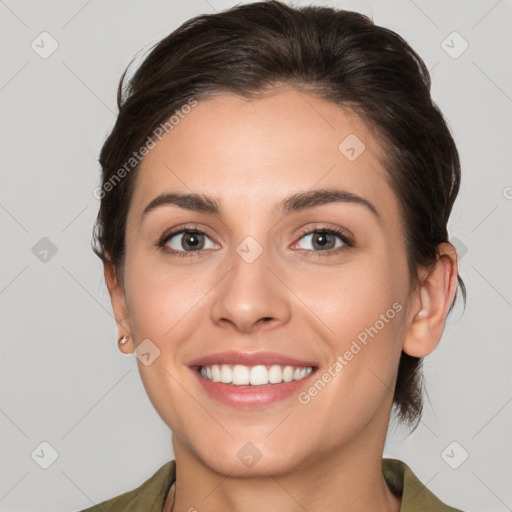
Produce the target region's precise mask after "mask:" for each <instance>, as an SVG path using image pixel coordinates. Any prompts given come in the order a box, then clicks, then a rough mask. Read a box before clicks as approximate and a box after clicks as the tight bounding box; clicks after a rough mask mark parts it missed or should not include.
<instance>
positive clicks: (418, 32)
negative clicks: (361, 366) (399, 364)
mask: <svg viewBox="0 0 512 512" xmlns="http://www.w3.org/2000/svg"><path fill="white" fill-rule="evenodd" d="M235 3H236V2H235V1H214V0H208V1H206V0H194V1H190V2H187V3H186V4H185V2H183V3H182V2H177V1H166V2H156V1H152V2H142V1H114V0H109V1H105V0H102V1H101V2H100V1H99V0H96V1H94V0H93V1H91V0H89V1H88V2H87V1H82V0H80V1H66V2H64V1H61V2H55V1H54V2H49V1H38V2H35V1H33V2H30V1H20V0H17V1H15V0H0V15H1V31H0V34H1V35H0V37H1V52H2V54H1V76H0V90H1V92H0V102H1V110H2V120H1V137H2V153H1V166H2V167H1V169H2V177H1V180H2V181H1V187H0V222H1V228H2V235H1V241H2V244H1V257H2V260H1V261H2V266H1V276H0V307H1V320H2V324H1V325H2V331H1V333H2V340H1V341H2V343H1V363H0V364H1V368H0V384H1V387H0V389H1V403H0V428H1V432H2V435H1V437H0V439H1V453H0V460H1V461H2V464H1V473H0V478H1V480H0V510H2V511H22V510H23V511H29V510H37V511H40V512H44V511H58V510H61V511H69V512H71V511H74V510H78V509H80V508H85V507H88V506H91V505H92V504H93V503H97V502H100V501H102V500H105V499H107V498H111V497H113V496H116V495H118V494H121V493H123V492H126V491H128V490H131V489H133V488H135V487H136V486H138V485H139V484H140V483H142V482H143V481H144V480H145V479H147V478H149V476H151V475H152V474H153V473H154V472H155V471H156V469H158V468H159V467H160V465H162V464H164V463H165V462H167V461H168V460H170V459H171V458H172V457H173V454H172V447H171V435H170V432H169V430H168V428H167V426H166V425H165V424H164V423H163V422H162V421H161V419H160V418H159V416H158V415H157V413H156V412H155V411H154V409H153V407H152V405H151V404H150V402H149V399H148V398H147V396H146V394H145V391H144V388H143V386H142V384H141V382H140V378H139V375H138V371H137V366H136V360H135V359H134V356H132V355H129V356H125V355H123V354H121V352H119V350H118V349H117V344H116V330H115V323H114V321H113V318H112V312H111V306H110V301H109V297H108V293H107V290H106V287H105V285H104V283H103V276H102V267H101V264H100V261H99V259H97V258H96V256H94V254H93V253H92V251H91V249H90V239H91V230H92V225H93V222H94V219H95V215H96V212H97V208H98V205H99V202H98V200H97V199H96V198H95V197H94V196H93V193H92V191H93V189H94V188H95V187H96V186H98V184H99V166H98V164H97V161H96V158H97V155H98V152H99V149H100V147H101V144H102V142H103V140H104V138H105V136H106V134H107V133H108V131H109V129H110V128H111V127H112V125H113V123H114V120H115V94H116V86H117V82H118V79H119V77H120V75H121V73H122V71H123V70H124V68H125V66H126V65H127V64H128V63H129V61H130V59H131V58H132V57H133V56H134V55H135V54H136V53H137V51H138V50H140V49H141V48H142V47H144V46H145V45H147V44H148V43H151V42H154V41H157V40H159V39H161V38H162V37H164V36H166V35H167V34H168V33H169V32H170V31H171V30H173V29H174V28H176V27H177V26H178V25H179V24H181V23H182V22H183V21H185V20H186V19H188V18H190V17H191V16H194V15H197V14H202V13H211V12H214V11H219V10H222V9H225V8H227V7H230V6H233V5H235ZM306 3H309V2H296V4H297V5H300V4H306ZM314 3H317V4H324V5H335V6H337V7H344V8H347V9H353V10H357V11H360V12H363V13H365V14H369V15H371V16H372V17H373V19H374V20H375V22H376V23H377V24H379V25H384V26H386V27H389V28H391V29H393V30H395V31H397V32H398V33H399V34H400V35H402V36H403V37H404V38H405V39H406V40H407V41H408V42H409V43H410V44H411V45H412V47H413V48H415V49H416V50H417V51H418V52H419V54H420V55H421V56H422V57H423V59H424V60H425V62H426V63H427V66H428V67H429V69H430V70H431V71H432V79H433V89H432V92H433V96H434V98H435V100H436V101H437V103H438V104H439V106H440V107H441V109H442V111H443V112H444V114H445V116H446V118H447V119H448V121H449V124H450V126H451V129H452V130H453V133H454V136H455V139H456V142H457V144H458V147H459V150H460V154H461V158H462V168H463V186H462V190H461V193H460V196H459V198H458V200H457V202H456V204H455V208H454V212H453V214H452V218H451V222H450V225H449V228H450V236H451V237H452V238H453V240H454V242H455V244H456V245H457V247H458V248H459V249H460V251H461V256H462V258H461V262H460V273H461V275H462V277H463V278H464V280H465V282H466V285H467V287H468V290H469V298H468V305H467V309H466V312H465V313H464V314H462V308H461V307H460V306H459V307H457V308H456V309H455V311H454V313H453V314H452V316H451V318H450V319H449V321H448V324H447V327H446V330H445V335H444V337H443V340H442V342H441V345H440V346H439V348H438V349H437V351H436V352H435V353H434V354H432V355H431V356H429V357H428V358H427V359H426V360H425V376H426V382H427V386H428V395H429V398H428V399H426V405H425V413H424V417H423V421H422V423H421V424H420V426H419V428H418V429H417V431H416V432H415V433H414V434H412V435H411V436H407V432H406V431H404V430H402V429H398V430H397V429H395V428H394V427H392V428H391V429H390V432H389V435H388V441H387V443H386V449H385V456H389V457H397V458H400V459H402V460H404V461H405V462H407V463H408V464H409V465H410V466H411V467H412V469H413V471H414V472H415V473H416V475H417V476H418V477H419V478H420V479H421V480H422V481H423V483H425V484H426V485H427V486H428V487H429V488H430V489H431V490H432V491H433V492H434V493H435V494H437V495H438V496H439V497H440V498H441V499H442V500H444V501H446V502H448V503H449V504H452V505H453V506H456V507H457V508H461V509H463V510H466V511H468V512H476V511H478V510H485V511H486V512H505V511H507V510H512V488H511V486H510V482H511V481H512V470H511V468H512V460H511V459H512V450H511V449H510V448H511V446H510V445H511V443H510V432H511V426H512V425H511V424H512V403H511V402H512V386H511V381H512V377H511V373H512V372H511V371H510V369H511V364H510V363H511V351H512V344H511V343H510V332H511V325H510V318H511V308H512V289H511V288H512V287H511V265H510V261H512V258H511V252H512V251H511V237H510V234H511V231H510V227H511V219H512V216H511V209H512V199H511V198H512V176H511V173H510V163H511V142H512V133H511V131H512V130H511V128H512V126H511V125H512V116H511V113H512V99H511V97H512V80H511V66H510V50H511V48H512V45H511V35H510V34H511V28H512V27H511V25H512V24H511V13H512V8H511V7H512V6H511V2H510V1H505V0H502V1H496V0H486V1H484V0H482V1H478V2H477V1H472V2H462V1H459V2H456V1H449V2H446V1H442V2H441V1H436V2H432V1H420V0H415V1H412V0H410V1H409V0H401V1H396V2H385V3H384V2H380V3H377V2H341V1H340V2H327V1H326V2H314ZM43 31H47V32H48V33H49V34H51V37H52V38H53V39H55V40H56V41H57V43H58V45H59V46H58V48H57V50H56V51H55V52H54V53H53V54H52V55H51V56H49V57H48V58H46V59H44V58H42V57H41V56H40V54H39V53H37V52H36V51H35V50H33V49H32V47H31V43H32V41H34V40H35V43H34V44H39V48H38V50H39V51H40V52H41V51H43V50H44V51H48V50H49V49H51V40H50V39H48V36H39V34H41V32H43ZM453 31H457V32H458V33H459V34H460V35H461V36H462V38H463V39H464V40H465V41H467V43H468V44H469V47H468V49H467V50H466V51H465V52H463V53H462V54H461V55H458V56H457V58H453V53H454V52H455V53H458V52H460V50H461V49H462V48H463V46H462V45H463V44H464V43H463V40H462V39H460V38H458V36H455V39H454V38H453V37H454V36H451V38H448V39H446V38H447V36H449V35H450V34H451V33H452V32H453ZM41 37H45V38H46V39H45V40H44V43H41ZM443 41H447V42H445V43H444V44H443ZM43 44H44V49H43V48H41V47H42V46H43ZM447 44H448V45H449V46H451V47H452V48H451V50H449V51H451V52H452V56H450V55H449V54H448V53H447V52H446V51H445V49H447V47H446V45H447ZM443 45H444V46H443ZM44 237H46V238H48V239H49V240H50V241H51V244H50V243H49V242H48V240H46V239H45V240H42V241H41V239H43V238H44ZM52 244H53V245H54V246H55V247H54V248H53V245H52ZM52 248H53V252H54V251H55V249H56V251H57V252H56V253H55V254H53V252H52ZM45 251H47V252H46V253H45ZM507 263H508V264H507ZM42 442H47V443H49V444H50V445H51V447H52V448H50V447H48V446H47V445H42V446H41V443H42ZM453 442H456V443H457V444H455V445H451V443H453ZM450 445H451V446H450ZM52 450H55V452H56V454H58V457H57V459H56V460H55V461H54V462H53V464H51V465H50V466H49V467H48V468H47V469H43V468H42V467H41V465H45V464H46V465H47V464H49V463H50V462H51V460H52V459H51V456H52V453H53V451H52ZM466 452H467V454H468V458H467V460H464V457H465V453H466ZM452 466H457V468H456V469H454V467H452Z"/></svg>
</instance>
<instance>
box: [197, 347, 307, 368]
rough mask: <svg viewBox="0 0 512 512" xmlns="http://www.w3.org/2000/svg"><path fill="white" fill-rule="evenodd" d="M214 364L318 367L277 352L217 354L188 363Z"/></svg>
mask: <svg viewBox="0 0 512 512" xmlns="http://www.w3.org/2000/svg"><path fill="white" fill-rule="evenodd" d="M212 364H242V365H244V366H256V365H274V364H277V365H281V366H300V367H304V368H307V367H308V366H313V367H315V366H317V363H315V362H314V361H308V360H300V359H296V358H294V357H289V356H285V355H283V354H277V353H275V352H240V351H233V352H216V353H214V354H208V355H206V356H203V357H200V358H198V359H194V360H193V361H190V362H189V363H188V365H189V366H191V367H197V366H210V365H212Z"/></svg>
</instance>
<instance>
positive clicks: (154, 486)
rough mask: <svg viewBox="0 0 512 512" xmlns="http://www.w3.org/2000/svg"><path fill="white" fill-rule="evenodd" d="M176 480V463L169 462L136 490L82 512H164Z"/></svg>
mask: <svg viewBox="0 0 512 512" xmlns="http://www.w3.org/2000/svg"><path fill="white" fill-rule="evenodd" d="M175 478H176V463H175V461H174V460H171V461H170V462H167V463H166V464H164V465H163V466H162V467H161V468H160V469H158V470H157V471H156V472H155V473H154V474H153V475H152V476H151V477H150V478H148V479H147V480H146V481H145V482H144V483H142V484H141V485H140V486H139V487H137V488H136V489H133V490H132V491H129V492H126V493H124V494H121V495H119V496H116V497H115V498H111V499H109V500H107V501H103V502H101V503H98V504H96V505H94V506H93V507H90V508H87V509H84V510H81V511H80V512H121V511H123V512H138V511H140V510H144V511H146V512H162V510H163V507H164V504H165V499H166V497H167V493H168V492H169V489H170V487H171V485H172V483H173V482H174V480H175Z"/></svg>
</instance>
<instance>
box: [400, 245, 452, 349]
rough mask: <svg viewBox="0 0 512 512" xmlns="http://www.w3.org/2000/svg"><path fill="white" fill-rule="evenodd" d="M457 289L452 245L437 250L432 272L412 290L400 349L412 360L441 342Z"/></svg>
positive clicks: (441, 246)
mask: <svg viewBox="0 0 512 512" xmlns="http://www.w3.org/2000/svg"><path fill="white" fill-rule="evenodd" d="M456 286H457V253H456V251H455V249H454V247H453V246H452V245H451V244H448V243H443V244H441V245H440V246H439V248H438V258H437V262H436V265H435V267H434V269H433V270H432V271H431V272H430V273H428V274H427V276H426V277H425V278H424V279H423V281H422V283H421V285H420V286H419V287H418V289H417V290H416V291H415V295H416V301H414V300H413V301H412V306H411V315H412V317H411V319H410V320H409V322H410V323H409V326H408V328H407V332H406V335H405V338H404V342H403V345H402V350H403V351H404V352H405V353H406V354H408V355H410V356H413V357H425V356H427V355H428V354H430V353H431V352H433V351H434V350H435V348H436V347H437V345H438V344H439V342H440V340H441V336H442V334H443V331H444V326H445V323H446V316H447V314H448V309H449V308H450V305H451V303H452V302H453V298H454V296H455V291H456Z"/></svg>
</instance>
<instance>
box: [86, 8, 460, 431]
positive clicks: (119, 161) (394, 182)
mask: <svg viewBox="0 0 512 512" xmlns="http://www.w3.org/2000/svg"><path fill="white" fill-rule="evenodd" d="M125 76H126V71H125V72H124V74H123V76H122V77H121V80H120V83H119V88H118V96H117V104H118V108H119V115H118V117H117V121H116V123H115V126H114V128H113V129H112V131H111V133H110V135H109V136H108V138H107V139H106V141H105V143H104V145H103V148H102V150H101V154H100V159H99V160H100V164H101V168H102V189H101V194H100V197H101V204H100V209H99V213H98V217H97V220H96V224H95V229H94V235H93V250H94V252H95V253H96V254H97V255H98V256H99V257H100V258H101V259H102V260H103V261H104V262H107V261H108V262H110V263H112V264H113V265H114V266H115V269H116V272H117V275H118V277H119V278H120V282H121V283H122V271H123V264H124V249H125V228H126V217H127V212H128V207H129V204H130V200H131V196H132V193H133V189H134V184H135V180H136V176H137V170H138V169H139V163H140V162H138V161H137V159H133V155H134V152H136V151H138V150H139V149H140V148H141V147H143V146H144V144H145V143H146V140H153V139H154V133H155V132H154V131H155V129H157V128H158V126H160V125H162V123H165V122H166V121H167V120H169V119H170V118H171V116H172V115H173V114H174V113H175V112H176V111H177V110H178V109H179V108H180V107H182V106H183V105H186V104H187V102H189V101H190V99H191V98H194V99H196V100H200V99H202V98H207V97H209V96H211V95H213V94H217V93H232V94H237V95H239V96H242V97H246V98H252V97H257V95H258V94H261V93H262V91H263V90H269V89H272V88H273V87H276V86H278V85H280V84H286V85H289V86H292V87H294V88H295V89H297V90H299V91H304V92H307V93H309V94H314V95H316V96H318V97H320V98H323V99H325V100H328V101H330V102H332V103H335V104H337V105H340V106H342V107H345V108H347V109H348V110H349V111H352V112H354V113H356V114H357V115H358V116H359V117H360V118H361V119H362V120H363V121H364V122H365V123H366V124H367V126H368V127H369V128H370V129H371V130H372V131H374V132H375V133H376V134H377V135H378V137H379V139H378V140H380V141H381V145H382V147H383V148H384V149H385V162H384V165H385V168H386V169H387V171H388V174H389V177H388V179H389V180H390V185H391V186H392V187H393V189H394V191H395V193H396V195H397V197H398V200H399V203H400V206H401V214H402V218H403V220H404V224H405V238H406V250H407V255H408V262H409V272H410V275H411V279H412V282H413V284H414V285H417V284H418V274H417V270H418V268H419V267H420V266H421V267H424V268H426V269H432V268H433V266H434V264H435V262H436V258H437V248H438V245H439V244H440V243H442V242H448V241H449V240H448V232H447V223H448V218H449V216H450V212H451V209H452V206H453V203H454V201H455V198H456V196H457V193H458V190H459V185H460V162H459V156H458V152H457V148H456V146H455V142H454V140H453V138H452V136H451V133H450V130H449V128H448V127H447V124H446V122H445V120H444V118H443V115H442V114H441V112H440V110H439V109H438V107H437V106H436V104H435V103H434V102H433V101H432V98H431V96H430V86H431V82H430V75H429V72H428V69H427V68H426V66H425V63H424V62H423V60H422V59H421V58H420V57H419V56H418V54H417V53H416V52H415V51H414V50H413V49H412V48H411V47H410V46H409V45H408V44H407V43H406V42H405V40H404V39H402V38H401V37H400V36H399V35H398V34H396V33H395V32H393V31H391V30H389V29H386V28H383V27H379V26H377V25H375V24H374V23H373V21H372V20H370V19H369V18H368V17H366V16H364V15H362V14H359V13H356V12H351V11H344V10H339V9H334V8H330V7H318V6H307V7H300V8H295V7H291V6H288V5H286V4H284V3H281V2H279V1H276V0H270V1H267V2H256V3H252V4H246V5H241V6H237V7H234V8H231V9H229V10H226V11H223V12H220V13H217V14H211V15H202V16H197V17H195V18H192V19H190V20H188V21H186V22H185V23H183V24H182V25H181V26H180V27H179V28H178V29H177V30H175V31H174V32H172V33H171V34H170V35H168V36H167V37H165V38H164V39H163V40H161V41H160V42H159V43H158V44H157V45H156V46H155V47H154V48H153V49H152V50H151V51H150V53H149V54H148V55H147V57H146V58H145V59H144V61H143V63H142V64H141V65H140V67H139V68H138V69H137V71H136V72H135V74H134V75H133V77H132V78H131V79H130V80H128V83H126V84H125V83H124V82H125ZM128 162H129V163H130V164H129V165H128V166H127V163H128ZM121 169H124V170H125V172H124V173H120V171H121ZM121 175H122V179H117V180H113V179H114V178H116V177H117V178H120V176H121ZM107 184H110V186H109V187H107ZM107 191H108V193H107ZM457 281H458V285H459V286H460V289H461V291H462V294H463V297H464V301H465V299H466V289H465V286H464V282H463V281H462V279H461V277H460V276H459V275H458V276H457ZM456 298H457V294H456V296H455V300H456ZM455 300H454V301H453V303H452V305H451V306H450V309H449V312H451V310H452V308H453V306H454V304H455ZM421 362H422V360H421V359H420V358H416V357H411V356H409V355H407V354H405V353H404V352H402V355H401V359H400V363H399V370H398V378H397V383H396V388H395V392H394V398H393V405H394V408H395V411H396V412H397V415H398V419H399V420H400V421H404V422H406V423H409V424H410V425H413V428H415V427H416V426H417V425H418V423H419V420H420V418H421V412H422V381H421V379H422V375H421Z"/></svg>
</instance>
